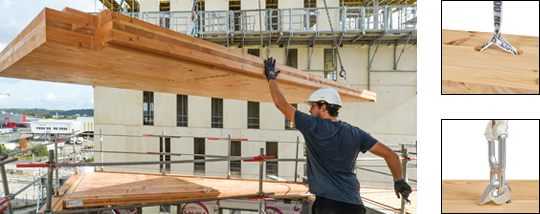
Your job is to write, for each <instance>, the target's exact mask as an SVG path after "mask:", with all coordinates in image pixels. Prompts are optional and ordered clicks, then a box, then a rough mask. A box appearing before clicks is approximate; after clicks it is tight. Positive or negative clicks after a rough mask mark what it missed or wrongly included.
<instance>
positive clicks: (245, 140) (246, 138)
mask: <svg viewBox="0 0 540 214" xmlns="http://www.w3.org/2000/svg"><path fill="white" fill-rule="evenodd" d="M236 140H245V141H248V139H247V138H236Z"/></svg>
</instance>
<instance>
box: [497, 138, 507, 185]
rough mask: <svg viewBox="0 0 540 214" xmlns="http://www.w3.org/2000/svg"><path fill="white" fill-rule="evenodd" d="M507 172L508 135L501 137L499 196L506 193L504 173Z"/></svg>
mask: <svg viewBox="0 0 540 214" xmlns="http://www.w3.org/2000/svg"><path fill="white" fill-rule="evenodd" d="M505 170H506V135H505V134H502V135H500V136H499V189H498V190H497V194H498V195H501V194H502V193H503V192H504V173H505Z"/></svg>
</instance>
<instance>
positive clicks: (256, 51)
mask: <svg viewBox="0 0 540 214" xmlns="http://www.w3.org/2000/svg"><path fill="white" fill-rule="evenodd" d="M248 54H251V55H253V56H256V57H260V56H261V50H260V49H248Z"/></svg>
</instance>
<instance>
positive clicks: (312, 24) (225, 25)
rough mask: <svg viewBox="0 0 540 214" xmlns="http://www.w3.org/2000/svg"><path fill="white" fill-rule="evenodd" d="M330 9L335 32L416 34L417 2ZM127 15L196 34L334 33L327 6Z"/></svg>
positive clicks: (202, 35) (198, 35)
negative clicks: (401, 32)
mask: <svg viewBox="0 0 540 214" xmlns="http://www.w3.org/2000/svg"><path fill="white" fill-rule="evenodd" d="M328 10H329V11H328V12H329V14H330V17H332V18H331V19H332V27H333V28H334V32H338V33H347V32H348V31H351V32H358V31H361V32H365V31H382V32H388V31H413V33H416V20H417V19H416V17H417V6H416V5H408V6H382V7H331V8H328ZM125 14H126V15H129V16H131V17H134V18H138V19H141V20H144V21H146V22H150V23H152V24H155V25H159V26H162V27H165V28H169V29H171V30H174V31H177V32H181V33H185V34H188V35H192V36H195V37H205V36H212V35H230V34H234V35H244V34H258V33H259V32H260V31H262V32H263V33H279V32H287V33H318V32H330V29H329V28H328V27H327V26H328V20H327V15H326V11H325V10H324V8H288V9H264V10H261V11H259V10H238V11H232V10H224V11H199V12H198V14H196V15H195V16H193V13H192V12H191V11H172V12H169V11H167V12H142V13H136V12H135V13H133V12H130V13H125ZM259 19H260V20H261V24H260V26H259ZM321 26H325V27H321ZM260 28H262V29H260ZM323 29H324V30H323Z"/></svg>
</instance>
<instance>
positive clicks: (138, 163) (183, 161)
mask: <svg viewBox="0 0 540 214" xmlns="http://www.w3.org/2000/svg"><path fill="white" fill-rule="evenodd" d="M253 159H254V157H241V158H230V160H233V161H234V160H253ZM227 160H229V158H223V159H204V160H175V161H146V162H108V163H75V164H73V163H59V164H55V167H75V166H100V165H104V166H129V165H153V164H176V163H199V162H218V161H227ZM30 167H31V166H30Z"/></svg>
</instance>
